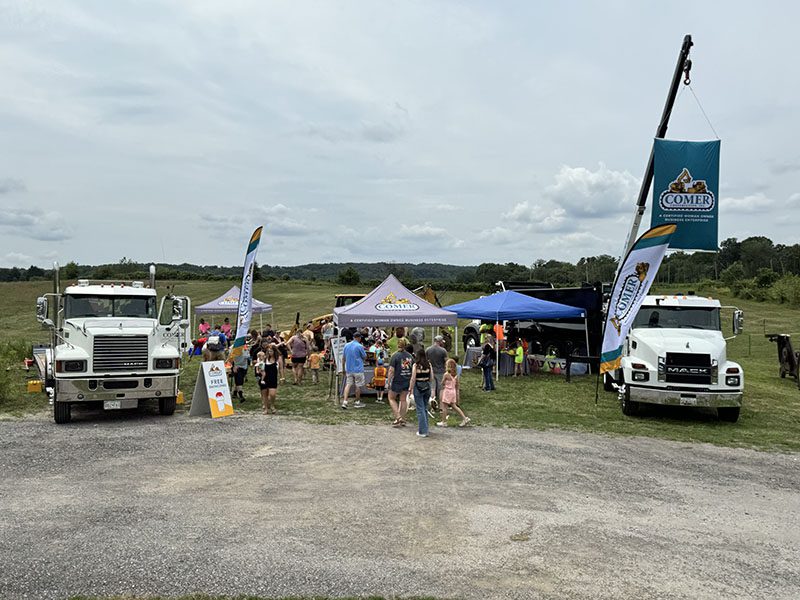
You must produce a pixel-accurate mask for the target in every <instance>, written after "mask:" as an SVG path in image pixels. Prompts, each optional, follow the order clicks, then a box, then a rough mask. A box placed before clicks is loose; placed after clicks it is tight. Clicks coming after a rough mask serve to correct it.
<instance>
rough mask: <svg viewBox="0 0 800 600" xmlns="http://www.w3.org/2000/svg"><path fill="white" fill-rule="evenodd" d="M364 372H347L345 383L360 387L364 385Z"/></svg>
mask: <svg viewBox="0 0 800 600" xmlns="http://www.w3.org/2000/svg"><path fill="white" fill-rule="evenodd" d="M364 382H365V379H364V373H363V372H361V373H347V374H346V375H345V380H344V384H345V385H357V386H358V387H360V388H362V387H364Z"/></svg>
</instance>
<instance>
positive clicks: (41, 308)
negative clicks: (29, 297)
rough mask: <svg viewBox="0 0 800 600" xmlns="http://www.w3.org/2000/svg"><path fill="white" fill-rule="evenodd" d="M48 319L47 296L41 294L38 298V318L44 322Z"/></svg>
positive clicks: (40, 321)
mask: <svg viewBox="0 0 800 600" xmlns="http://www.w3.org/2000/svg"><path fill="white" fill-rule="evenodd" d="M46 319H47V298H45V297H44V296H40V297H39V298H37V299H36V320H37V321H39V323H44V322H45V320H46Z"/></svg>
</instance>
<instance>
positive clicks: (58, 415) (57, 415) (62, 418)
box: [53, 400, 72, 425]
mask: <svg viewBox="0 0 800 600" xmlns="http://www.w3.org/2000/svg"><path fill="white" fill-rule="evenodd" d="M71 409H72V406H71V405H70V403H69V402H58V401H57V400H56V401H54V402H53V420H54V421H55V422H56V423H57V424H58V425H63V424H64V423H69V422H70V421H71V420H72V410H71Z"/></svg>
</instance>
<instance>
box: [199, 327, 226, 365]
mask: <svg viewBox="0 0 800 600" xmlns="http://www.w3.org/2000/svg"><path fill="white" fill-rule="evenodd" d="M227 347H228V338H226V337H225V334H224V333H222V332H221V331H220V330H219V325H214V329H213V330H212V331H211V332H209V334H208V338H207V339H206V343H205V344H204V345H203V360H204V361H209V360H225V350H226V348H227Z"/></svg>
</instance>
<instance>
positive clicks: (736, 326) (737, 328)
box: [733, 310, 744, 335]
mask: <svg viewBox="0 0 800 600" xmlns="http://www.w3.org/2000/svg"><path fill="white" fill-rule="evenodd" d="M743 330H744V311H741V310H735V311H733V335H739V334H740V333H742V331H743Z"/></svg>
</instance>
